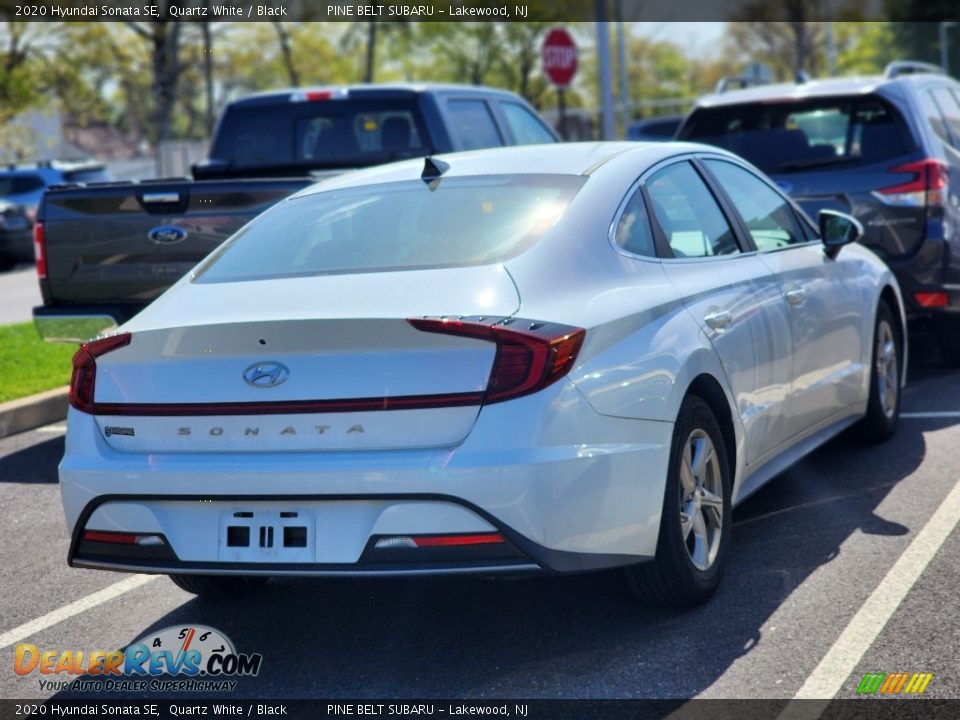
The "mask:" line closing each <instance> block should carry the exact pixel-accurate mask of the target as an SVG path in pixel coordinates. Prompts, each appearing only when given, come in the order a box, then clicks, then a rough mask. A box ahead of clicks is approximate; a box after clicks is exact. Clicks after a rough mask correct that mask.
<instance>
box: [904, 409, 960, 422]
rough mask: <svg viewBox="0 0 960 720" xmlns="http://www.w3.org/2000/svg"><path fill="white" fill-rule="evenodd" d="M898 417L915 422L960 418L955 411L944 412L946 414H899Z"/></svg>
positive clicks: (959, 414)
mask: <svg viewBox="0 0 960 720" xmlns="http://www.w3.org/2000/svg"><path fill="white" fill-rule="evenodd" d="M900 417H902V418H907V419H908V420H911V419H912V420H917V419H930V420H934V419H937V418H960V412H957V411H953V410H951V411H946V412H915V413H900Z"/></svg>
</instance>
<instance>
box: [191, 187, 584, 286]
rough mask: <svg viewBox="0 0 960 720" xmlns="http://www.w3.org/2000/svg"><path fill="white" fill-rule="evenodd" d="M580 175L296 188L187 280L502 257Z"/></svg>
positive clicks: (559, 203) (544, 220)
mask: <svg viewBox="0 0 960 720" xmlns="http://www.w3.org/2000/svg"><path fill="white" fill-rule="evenodd" d="M584 182H586V178H584V177H582V176H579V175H484V176H471V177H460V178H457V177H451V178H443V179H441V180H439V181H437V182H436V183H431V185H430V186H427V184H425V183H424V182H423V181H422V180H409V181H404V182H394V183H382V184H378V185H366V186H362V187H352V188H345V189H339V190H328V191H326V192H317V193H313V194H310V195H304V196H302V197H298V198H294V199H292V200H289V201H287V202H284V203H281V204H280V205H278V206H276V207H275V208H273V209H271V210H269V211H267V212H266V213H264V214H263V215H261V216H260V217H259V218H257V219H256V220H254V221H253V222H252V223H251V224H249V225H248V226H246V228H244V229H243V230H241V231H240V232H239V233H237V234H236V235H234V236H233V237H232V238H231V239H230V240H228V241H227V242H226V243H225V244H224V245H223V246H221V247H220V249H219V250H217V251H216V252H215V253H214V254H213V255H212V256H211V257H210V258H209V259H208V260H207V261H206V262H204V263H203V265H201V267H200V269H199V270H198V272H197V274H196V276H195V278H194V281H195V282H233V281H240V280H256V279H265V278H278V277H303V276H313V275H332V274H344V273H362V272H388V271H398V270H423V269H431V268H443V267H460V266H469V265H484V264H489V263H495V262H502V261H504V260H506V259H507V258H509V257H513V256H514V255H517V254H519V253H521V252H523V251H524V250H526V249H527V248H529V247H531V246H532V245H533V244H534V243H535V242H537V241H538V240H539V239H540V238H541V237H542V236H543V235H544V234H545V233H546V232H547V231H548V230H549V229H550V228H551V227H553V225H554V224H555V223H556V222H557V221H558V220H559V218H560V217H561V215H562V214H563V212H564V210H565V209H566V207H567V204H568V203H569V202H570V200H571V199H572V198H573V196H574V195H576V193H577V191H578V190H579V189H580V188H581V187H582V186H583V183H584Z"/></svg>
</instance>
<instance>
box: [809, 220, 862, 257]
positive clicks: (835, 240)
mask: <svg viewBox="0 0 960 720" xmlns="http://www.w3.org/2000/svg"><path fill="white" fill-rule="evenodd" d="M817 220H818V221H819V223H820V241H821V242H822V243H823V248H824V252H826V253H827V257H829V258H831V259H833V258H835V257H836V256H837V254H838V253H839V252H840V248H842V247H843V246H844V245H849V244H850V243H852V242H856V241H857V240H859V239H860V238H862V237H863V225H861V224H860V223H859V222H858V221H857V220H856V218H853V217H850V216H849V215H845V214H844V213H842V212H837V211H836V210H821V211H820V214H819V215H818V216H817Z"/></svg>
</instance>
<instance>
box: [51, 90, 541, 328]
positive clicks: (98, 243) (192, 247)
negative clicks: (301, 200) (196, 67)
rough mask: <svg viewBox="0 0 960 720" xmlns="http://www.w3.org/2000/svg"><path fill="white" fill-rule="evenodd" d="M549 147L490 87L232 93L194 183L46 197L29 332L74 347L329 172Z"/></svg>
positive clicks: (517, 101)
mask: <svg viewBox="0 0 960 720" xmlns="http://www.w3.org/2000/svg"><path fill="white" fill-rule="evenodd" d="M556 141H557V136H556V134H554V132H553V131H552V130H550V128H549V127H548V126H547V125H546V124H545V123H544V122H543V120H542V119H541V118H540V117H539V116H538V115H537V114H536V112H535V111H534V110H533V108H531V107H530V106H529V104H527V103H526V101H524V100H523V99H522V98H520V97H518V96H516V95H514V94H512V93H508V92H504V91H501V90H493V89H490V88H481V87H473V86H459V85H429V84H417V85H357V86H349V87H334V88H302V89H301V88H295V89H290V90H279V91H275V92H268V93H260V94H257V95H251V96H248V97H245V98H240V99H238V100H235V101H233V102H232V103H230V104H229V105H228V106H227V107H226V109H225V110H224V112H223V115H222V116H221V118H220V121H219V123H218V125H217V130H216V133H215V135H214V138H213V141H212V143H211V149H210V157H209V158H208V159H207V160H206V161H205V162H203V163H200V164H199V165H197V166H195V167H194V169H193V174H194V179H190V178H169V179H165V180H151V181H148V182H133V183H130V182H126V183H92V184H86V185H84V184H74V185H64V186H59V187H54V188H50V189H49V190H48V191H47V192H46V194H45V195H44V199H43V201H42V202H41V204H40V208H39V211H38V214H37V219H38V221H37V226H36V241H37V242H36V247H37V252H36V255H37V271H38V274H39V276H40V291H41V294H42V296H43V306H41V307H38V308H34V311H33V314H34V318H35V320H36V325H37V330H38V331H39V333H40V335H41V337H43V338H44V339H46V340H54V341H67V342H71V341H72V342H82V341H85V340H88V339H90V338H92V337H95V336H96V335H98V334H100V333H103V332H105V331H107V330H110V329H112V328H114V327H116V326H118V325H120V324H122V323H124V322H126V321H127V320H129V319H130V318H131V317H133V316H134V315H135V314H136V313H138V312H139V311H140V310H142V309H143V308H144V307H146V305H147V304H148V303H150V302H151V301H152V300H153V299H154V298H156V297H157V296H158V295H160V294H161V293H162V292H163V291H164V290H166V289H167V288H168V287H170V286H171V285H172V284H173V283H174V282H176V281H177V280H178V279H179V278H180V277H182V276H183V275H185V274H186V273H187V272H188V271H189V270H190V269H191V268H193V267H194V266H195V265H196V264H197V263H198V262H199V261H200V260H202V259H203V258H204V257H206V256H207V255H208V254H209V253H210V251H212V250H213V249H214V248H215V247H217V245H219V244H220V243H221V242H223V241H224V240H225V239H227V238H228V237H229V236H230V235H232V234H233V233H234V232H236V231H237V230H239V229H240V228H241V227H242V226H244V225H245V224H246V223H247V222H248V221H250V220H252V219H253V218H254V217H256V216H257V215H259V214H260V213H261V212H263V211H264V210H266V209H267V208H269V207H270V206H271V205H273V204H275V203H276V202H278V201H280V200H282V199H283V198H285V197H287V196H289V195H291V194H293V193H294V192H296V191H297V190H299V189H301V188H303V187H305V186H306V185H308V184H310V183H311V182H314V181H315V180H317V179H320V178H321V177H323V176H325V175H332V174H337V173H342V172H346V171H348V170H351V169H354V168H362V167H370V166H372V165H379V164H381V163H386V162H392V161H394V160H402V159H405V158H411V157H423V156H426V155H432V154H437V153H446V152H454V151H457V150H470V149H476V148H482V147H494V146H499V145H525V144H531V143H552V142H556ZM264 251H265V252H269V248H264Z"/></svg>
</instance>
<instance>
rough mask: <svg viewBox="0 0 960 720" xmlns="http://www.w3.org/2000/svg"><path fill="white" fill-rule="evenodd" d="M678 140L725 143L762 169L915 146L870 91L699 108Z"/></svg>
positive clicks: (872, 157) (785, 169)
mask: <svg viewBox="0 0 960 720" xmlns="http://www.w3.org/2000/svg"><path fill="white" fill-rule="evenodd" d="M680 139H683V140H693V141H697V142H704V143H708V144H711V145H716V146H718V147H722V148H725V149H727V150H730V151H732V152H735V153H737V154H738V155H740V156H741V157H743V158H746V159H747V160H749V161H750V162H751V163H753V164H754V165H756V166H757V167H759V168H760V169H761V170H763V171H764V172H767V173H789V172H798V171H803V170H806V169H810V168H817V167H824V166H828V165H839V164H857V163H862V164H868V163H875V162H882V161H886V160H890V159H893V158H897V157H900V156H902V155H905V154H906V153H908V152H910V151H911V150H912V149H913V145H914V144H913V141H912V140H911V139H910V136H909V132H908V130H907V129H906V127H905V126H904V124H903V122H902V119H901V118H900V116H899V114H898V113H897V111H896V110H895V109H894V108H893V107H892V106H891V105H889V104H888V103H886V102H885V101H883V100H881V99H880V98H878V97H875V96H865V97H840V98H820V99H816V100H804V101H799V102H798V101H793V100H789V101H779V102H777V101H774V102H763V103H751V104H743V105H726V106H719V107H713V108H699V109H698V110H696V111H694V113H693V114H692V115H691V117H690V119H689V120H688V121H687V123H686V124H685V125H684V127H683V128H682V129H681V131H680Z"/></svg>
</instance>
